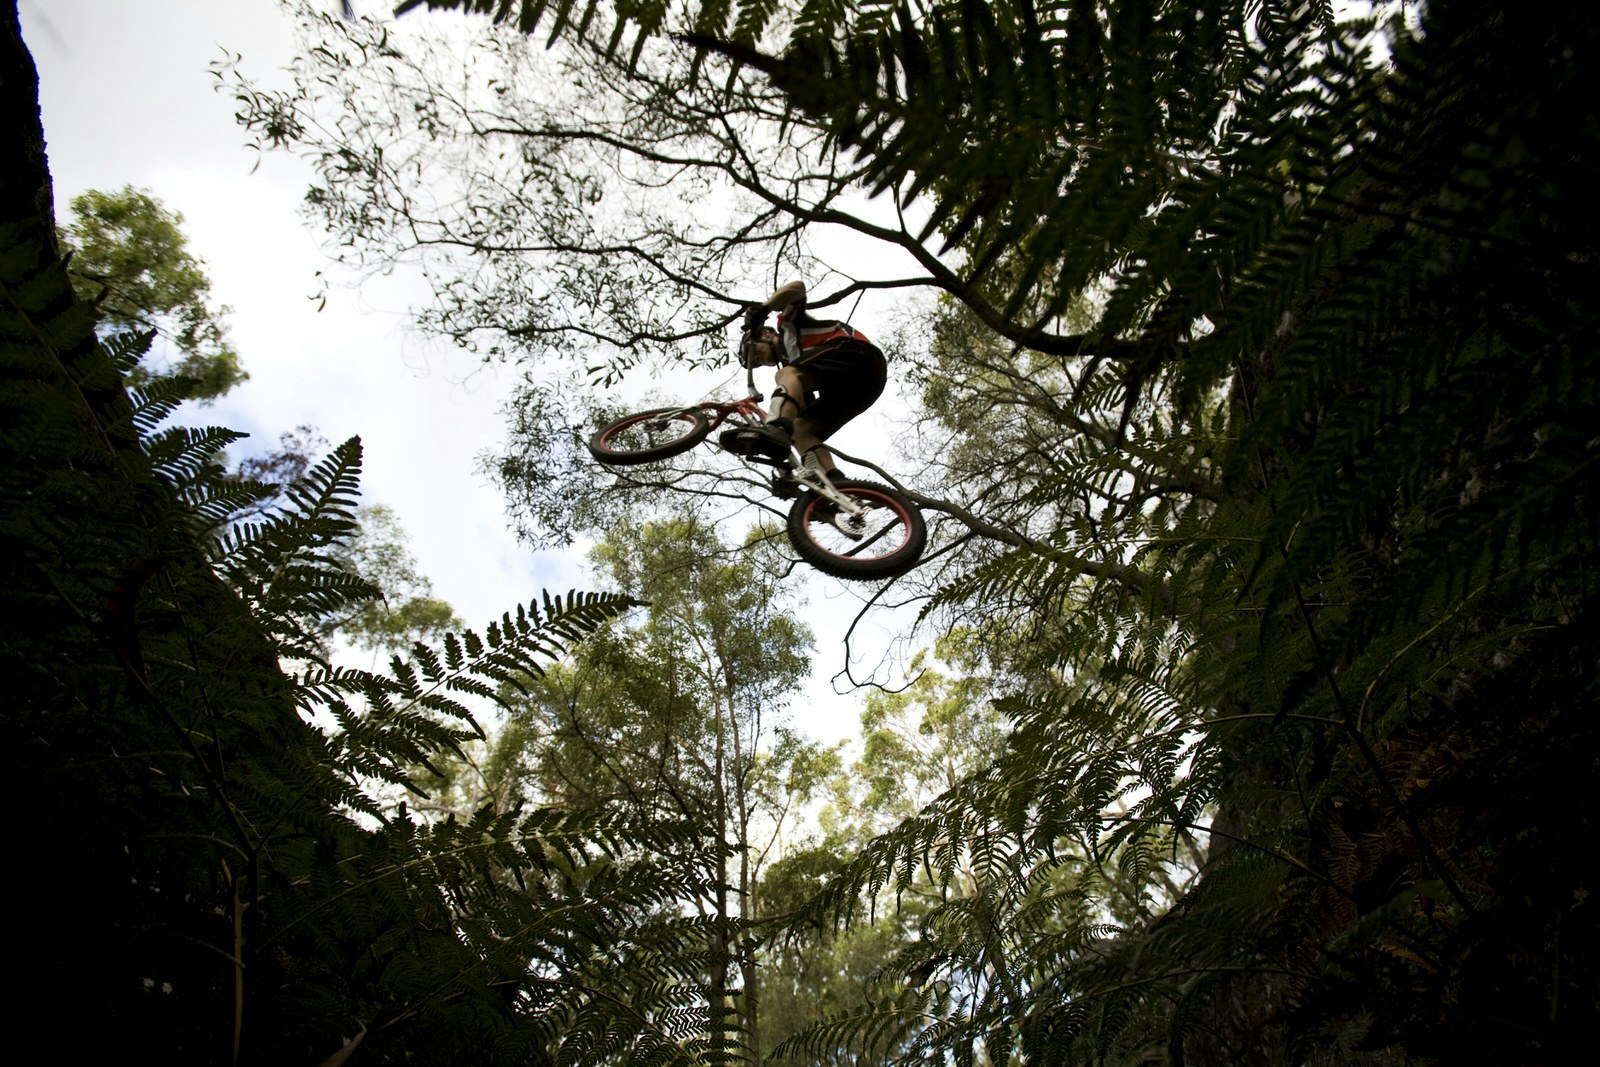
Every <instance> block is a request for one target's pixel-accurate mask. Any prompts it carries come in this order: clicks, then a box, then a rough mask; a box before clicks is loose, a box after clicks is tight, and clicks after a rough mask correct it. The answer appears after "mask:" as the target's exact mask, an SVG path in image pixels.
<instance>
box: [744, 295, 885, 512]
mask: <svg viewBox="0 0 1600 1067" xmlns="http://www.w3.org/2000/svg"><path fill="white" fill-rule="evenodd" d="M769 311H776V312H777V313H778V328H777V329H776V330H773V329H771V328H770V327H767V326H765V325H762V326H760V327H759V328H757V329H754V330H752V332H751V334H750V339H749V340H748V341H747V342H746V343H745V344H744V345H742V346H741V348H740V355H739V361H740V362H741V363H743V364H744V365H745V366H747V367H770V366H776V367H777V368H778V372H777V375H776V379H777V384H776V386H775V387H774V388H773V390H772V414H773V418H772V420H771V421H770V422H768V423H767V424H766V425H765V426H762V427H757V428H755V429H754V430H753V431H752V432H754V433H756V434H757V435H759V437H760V439H761V440H760V444H759V445H758V447H762V448H764V450H765V451H768V452H769V453H771V454H772V455H773V456H774V458H778V457H782V456H786V455H788V454H789V446H790V443H791V441H792V443H793V445H794V447H795V448H796V449H797V450H798V451H799V453H800V462H801V466H803V467H804V468H806V469H807V470H811V471H813V472H815V473H816V474H818V475H819V476H820V477H823V478H826V479H827V480H828V481H829V482H838V481H840V480H841V476H840V474H839V471H838V469H837V468H836V467H835V466H834V462H833V455H832V453H830V452H829V451H828V448H827V446H825V445H824V444H823V443H822V442H824V441H826V440H827V439H828V438H829V437H832V436H833V435H834V434H835V433H837V432H838V430H839V428H840V427H841V426H843V425H844V424H845V423H847V422H849V421H850V420H851V419H853V418H855V417H856V416H857V415H859V414H861V413H862V412H863V411H865V410H867V409H868V408H869V407H871V406H872V404H873V402H874V401H876V400H877V399H878V397H879V396H881V395H882V394H883V388H884V385H885V384H886V383H887V381H888V369H887V367H886V365H885V362H884V358H883V353H882V352H880V351H879V350H878V348H877V346H876V345H874V344H873V343H872V342H871V341H869V340H867V338H866V337H865V335H863V334H862V333H861V332H860V331H859V330H856V329H855V328H854V327H852V326H851V325H850V324H849V323H847V322H843V321H841V320H838V319H818V318H813V317H812V316H811V315H810V314H809V313H808V312H807V311H806V287H805V283H804V282H800V281H792V282H790V283H788V284H787V285H784V286H781V287H780V288H779V289H778V290H777V291H776V292H774V293H773V294H772V295H771V296H769V297H768V298H767V300H766V302H765V303H764V304H762V305H760V307H759V308H758V309H756V310H755V313H754V314H753V315H752V324H753V323H754V322H759V321H760V320H761V319H764V318H765V317H766V316H765V314H763V313H764V312H769Z"/></svg>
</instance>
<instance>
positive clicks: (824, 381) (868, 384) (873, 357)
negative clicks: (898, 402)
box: [792, 341, 889, 441]
mask: <svg viewBox="0 0 1600 1067" xmlns="http://www.w3.org/2000/svg"><path fill="white" fill-rule="evenodd" d="M792 366H793V367H794V369H795V370H797V371H799V372H800V373H801V374H804V375H805V376H806V377H807V379H809V380H808V382H807V384H806V392H807V395H806V410H805V412H804V414H803V415H802V416H801V417H802V418H804V419H806V420H808V421H810V422H811V423H813V424H815V426H816V428H817V429H816V433H817V436H818V437H820V438H821V439H822V440H824V441H826V440H827V439H828V438H830V437H832V436H833V435H834V434H835V433H837V432H838V430H839V427H841V426H843V425H844V424H845V423H847V422H849V421H850V420H851V419H853V418H855V417H856V416H857V415H859V414H861V413H862V412H863V411H865V410H867V409H868V408H870V407H871V406H872V405H873V402H874V401H876V400H877V399H878V397H880V396H882V395H883V387H884V385H885V384H887V383H888V380H889V369H888V366H887V364H886V363H885V362H884V358H883V353H882V352H879V351H878V349H877V346H876V345H870V344H867V343H866V342H865V341H845V342H843V343H841V344H838V345H834V346H833V347H832V348H829V349H827V350H825V351H822V352H818V353H817V354H816V355H814V356H810V357H808V358H807V359H805V360H802V361H801V362H799V363H795V364H792Z"/></svg>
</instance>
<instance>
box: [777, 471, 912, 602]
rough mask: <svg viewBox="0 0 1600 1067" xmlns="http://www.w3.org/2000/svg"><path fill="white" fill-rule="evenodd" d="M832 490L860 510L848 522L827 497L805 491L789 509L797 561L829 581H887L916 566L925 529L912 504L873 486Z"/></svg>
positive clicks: (851, 484) (853, 485)
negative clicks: (860, 511) (830, 578)
mask: <svg viewBox="0 0 1600 1067" xmlns="http://www.w3.org/2000/svg"><path fill="white" fill-rule="evenodd" d="M835 488H837V489H838V490H839V492H840V493H842V494H844V495H845V496H846V497H848V498H849V499H850V500H851V501H852V502H854V503H855V504H857V505H859V506H860V507H861V508H863V509H864V512H865V513H864V515H863V516H862V517H861V518H860V519H858V520H854V519H853V517H852V516H850V515H848V514H843V513H840V512H839V510H838V509H837V508H836V507H835V506H834V504H833V502H832V501H830V500H828V498H827V497H824V496H819V495H817V494H816V493H806V494H805V495H803V496H802V497H801V498H800V499H799V500H797V501H795V503H794V506H793V507H792V508H790V509H789V526H788V534H789V543H790V544H792V545H793V546H794V550H795V551H796V552H798V553H800V558H801V559H804V560H805V561H806V562H807V563H809V564H811V565H812V566H813V567H815V568H817V570H819V571H821V572H822V573H824V574H831V575H832V576H833V577H835V578H857V579H863V580H870V579H874V578H892V577H894V576H895V575H897V574H904V573H905V572H906V571H908V570H910V569H911V568H912V567H914V566H916V564H917V560H918V559H920V558H921V557H922V549H923V547H924V546H925V545H926V544H927V542H928V527H927V524H926V523H925V522H923V519H922V512H920V511H918V510H917V507H916V505H915V504H913V503H911V501H909V500H907V499H906V498H905V497H903V496H901V495H900V494H899V493H897V492H895V491H894V490H893V489H890V488H889V487H888V486H886V485H879V484H878V483H876V482H858V481H849V480H847V481H843V482H840V483H839V484H838V485H837V486H836V487H835Z"/></svg>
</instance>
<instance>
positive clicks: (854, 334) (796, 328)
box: [778, 305, 872, 365]
mask: <svg viewBox="0 0 1600 1067" xmlns="http://www.w3.org/2000/svg"><path fill="white" fill-rule="evenodd" d="M778 336H779V337H780V338H781V339H782V341H783V357H784V362H785V363H788V364H791V365H793V364H800V363H807V362H809V361H811V360H812V359H814V358H816V357H817V356H820V355H823V354H824V353H827V352H832V351H834V350H836V349H840V348H844V347H847V346H851V345H856V344H863V345H870V344H872V342H871V341H869V340H867V336H866V334H864V333H862V332H861V331H860V330H857V329H856V328H855V327H853V326H851V325H850V324H849V323H848V322H842V321H840V320H838V319H814V318H812V317H811V316H810V315H807V314H805V313H804V312H803V311H798V310H794V309H793V305H791V309H790V310H788V311H785V312H784V313H783V314H780V315H779V316H778Z"/></svg>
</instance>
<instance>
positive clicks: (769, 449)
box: [717, 426, 789, 460]
mask: <svg viewBox="0 0 1600 1067" xmlns="http://www.w3.org/2000/svg"><path fill="white" fill-rule="evenodd" d="M717 441H718V443H719V444H721V445H722V447H723V448H725V449H727V450H728V451H729V452H732V453H734V454H735V455H738V456H754V455H763V456H767V457H768V458H770V459H775V460H778V459H783V458H784V457H785V456H787V455H788V454H789V435H788V434H786V433H784V432H783V430H782V429H781V428H775V427H772V426H735V427H734V428H733V429H731V430H724V431H723V432H722V436H721V437H719V438H717Z"/></svg>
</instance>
